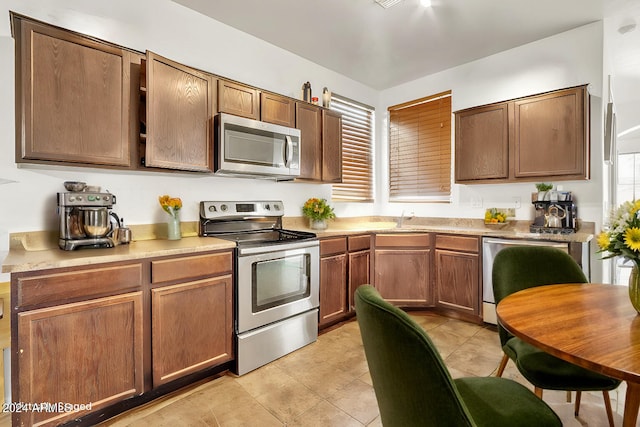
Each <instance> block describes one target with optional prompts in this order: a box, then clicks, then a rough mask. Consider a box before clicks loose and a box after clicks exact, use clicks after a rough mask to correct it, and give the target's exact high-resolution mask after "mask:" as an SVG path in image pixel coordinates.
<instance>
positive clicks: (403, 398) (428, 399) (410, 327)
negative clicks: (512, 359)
mask: <svg viewBox="0 0 640 427" xmlns="http://www.w3.org/2000/svg"><path fill="white" fill-rule="evenodd" d="M356 313H357V319H358V323H359V325H360V333H361V335H362V342H363V343H364V350H365V354H366V357H367V363H368V364H369V372H370V374H371V378H372V380H373V388H374V390H375V393H376V399H377V400H378V407H379V409H380V416H381V418H382V424H383V425H384V426H385V427H393V426H399V427H412V426H438V427H447V426H451V427H461V426H491V427H502V426H504V427H514V426H519V427H528V426H532V427H533V426H535V427H540V426H561V425H562V423H561V422H560V419H559V418H558V416H557V415H556V414H555V413H554V412H553V410H552V409H551V408H549V406H547V404H546V403H544V402H543V401H542V400H540V399H538V398H537V397H536V396H535V395H534V394H533V393H532V392H531V391H529V390H528V389H527V388H526V387H524V386H522V385H521V384H518V383H516V382H515V381H511V380H508V379H505V378H496V377H479V378H459V379H455V380H454V379H452V378H451V376H450V375H449V371H448V370H447V367H446V366H445V364H444V362H443V361H442V359H441V358H440V355H439V353H438V351H437V350H436V348H435V347H434V345H433V343H432V342H431V340H430V339H429V337H428V336H427V333H426V332H425V331H424V329H422V328H421V327H420V326H419V325H418V324H417V323H416V322H415V321H413V319H411V318H410V317H409V316H408V315H407V314H406V313H405V312H404V311H402V310H400V309H399V308H397V307H394V306H392V305H391V304H389V303H388V302H387V301H385V300H384V299H382V297H381V296H380V294H379V293H378V292H377V291H376V290H375V289H374V288H373V287H371V286H369V285H362V286H360V287H359V288H358V289H357V290H356Z"/></svg>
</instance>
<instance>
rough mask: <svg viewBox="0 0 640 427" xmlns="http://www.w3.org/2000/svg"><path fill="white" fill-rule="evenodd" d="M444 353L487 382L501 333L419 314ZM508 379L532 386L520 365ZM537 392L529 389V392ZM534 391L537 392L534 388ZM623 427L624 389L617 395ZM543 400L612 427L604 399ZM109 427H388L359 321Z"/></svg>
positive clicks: (568, 419)
mask: <svg viewBox="0 0 640 427" xmlns="http://www.w3.org/2000/svg"><path fill="white" fill-rule="evenodd" d="M412 316H413V317H414V318H415V319H416V320H417V322H418V323H419V324H420V325H422V326H423V327H424V328H425V330H426V331H427V332H428V333H429V335H430V336H431V338H432V340H433V341H434V343H435V344H436V346H437V347H438V350H439V351H440V353H441V355H442V357H443V359H444V360H445V363H446V364H447V366H448V367H449V370H450V372H451V375H452V376H453V377H454V378H455V377H460V376H488V375H492V374H494V373H495V370H496V368H497V366H498V364H499V362H500V359H501V357H502V352H501V350H500V344H499V340H498V334H497V332H496V331H495V329H492V328H491V327H483V326H479V325H474V324H470V323H466V322H463V321H459V320H454V319H448V318H445V317H441V316H437V315H434V314H430V313H426V314H425V313H420V314H415V313H412ZM504 376H505V377H508V378H511V379H514V380H516V381H519V382H521V383H523V384H525V385H527V386H529V384H528V383H527V382H526V380H524V379H523V378H522V377H521V376H520V375H519V373H518V372H517V370H516V368H515V367H514V366H513V363H512V362H510V363H509V364H508V365H507V369H506V370H505V375H504ZM529 387H530V386H529ZM530 388H531V387H530ZM611 398H612V405H613V408H614V411H616V414H615V415H614V416H615V418H616V425H622V417H621V415H620V414H621V413H622V411H623V405H624V385H622V386H621V387H620V389H619V390H617V391H614V392H612V393H611ZM544 399H545V401H547V402H548V403H549V404H550V405H551V406H552V407H553V408H554V410H555V411H556V412H557V413H558V415H560V417H561V418H562V420H563V424H564V425H565V426H589V427H598V426H607V425H608V423H607V419H606V414H605V410H604V406H603V401H602V394H601V393H585V394H584V395H583V398H582V404H581V409H580V417H579V418H574V416H573V404H571V403H566V394H565V393H564V392H553V391H545V393H544ZM101 425H102V426H113V427H124V426H136V427H137V426H154V427H157V426H322V427H326V426H340V427H350V426H354V427H358V426H371V427H377V426H381V425H382V423H381V421H380V416H379V413H378V408H377V404H376V399H375V393H374V391H373V387H372V384H371V377H370V376H369V373H368V369H367V362H366V359H365V356H364V350H363V347H362V341H361V339H360V331H359V329H358V324H357V322H355V321H351V322H347V323H345V324H344V325H342V326H340V327H338V328H335V329H333V330H331V331H329V332H326V333H324V334H321V335H320V337H319V338H318V341H317V342H315V343H313V344H310V345H308V346H306V347H304V348H302V349H300V350H298V351H296V352H294V353H291V354H289V355H287V356H285V357H283V358H281V359H278V360H276V361H274V362H272V363H270V364H268V365H266V366H263V367H262V368H260V369H257V370H255V371H253V372H250V373H248V374H246V375H243V376H242V377H237V376H235V375H233V374H226V375H223V376H222V377H219V378H216V379H213V380H210V381H205V382H201V383H199V384H196V385H192V386H190V387H188V388H185V389H183V390H180V391H178V392H175V393H173V394H171V395H168V396H165V397H163V398H160V399H157V400H156V401H154V402H151V403H149V404H147V405H145V406H142V407H139V408H136V409H134V410H131V411H129V412H127V413H124V414H121V415H119V416H117V417H115V418H112V419H110V420H108V421H106V422H104V423H102V424H101Z"/></svg>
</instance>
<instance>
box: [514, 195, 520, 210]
mask: <svg viewBox="0 0 640 427" xmlns="http://www.w3.org/2000/svg"><path fill="white" fill-rule="evenodd" d="M513 203H514V204H515V205H516V206H515V208H516V209H520V208H521V207H522V199H521V198H520V197H514V198H513Z"/></svg>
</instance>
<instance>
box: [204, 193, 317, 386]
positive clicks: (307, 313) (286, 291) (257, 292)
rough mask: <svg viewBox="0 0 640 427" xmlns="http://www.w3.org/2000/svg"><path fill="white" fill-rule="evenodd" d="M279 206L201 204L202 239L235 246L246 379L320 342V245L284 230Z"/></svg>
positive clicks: (240, 368) (240, 359)
mask: <svg viewBox="0 0 640 427" xmlns="http://www.w3.org/2000/svg"><path fill="white" fill-rule="evenodd" d="M283 215H284V206H283V204H282V202H281V201H254V202H237V201H214V202H200V229H199V234H200V235H201V236H212V237H218V238H222V239H227V240H233V241H235V242H236V243H237V247H236V250H235V251H236V260H235V261H236V262H235V273H236V274H235V300H236V301H235V308H236V310H235V316H236V318H235V333H236V343H237V354H236V360H237V370H236V373H237V374H238V375H243V374H245V373H247V372H249V371H252V370H254V369H256V368H258V367H260V366H262V365H264V364H266V363H269V362H271V361H273V360H275V359H277V358H279V357H281V356H284V355H285V354H288V353H290V352H292V351H294V350H296V349H298V348H300V347H303V346H305V345H307V344H310V343H312V342H314V341H315V340H316V339H317V338H318V307H319V293H320V290H319V286H320V285H319V272H320V246H319V243H318V239H317V238H316V235H315V234H313V233H306V232H301V231H293V230H284V229H283V228H282V216H283Z"/></svg>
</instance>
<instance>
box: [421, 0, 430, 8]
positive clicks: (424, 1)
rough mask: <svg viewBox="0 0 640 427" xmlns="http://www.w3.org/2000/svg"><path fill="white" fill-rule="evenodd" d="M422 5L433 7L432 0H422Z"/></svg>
mask: <svg viewBox="0 0 640 427" xmlns="http://www.w3.org/2000/svg"><path fill="white" fill-rule="evenodd" d="M420 6H423V7H431V0H420Z"/></svg>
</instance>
